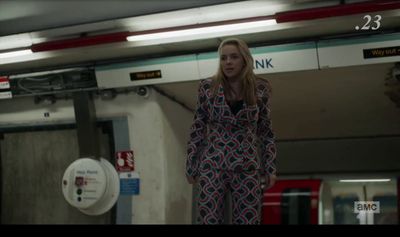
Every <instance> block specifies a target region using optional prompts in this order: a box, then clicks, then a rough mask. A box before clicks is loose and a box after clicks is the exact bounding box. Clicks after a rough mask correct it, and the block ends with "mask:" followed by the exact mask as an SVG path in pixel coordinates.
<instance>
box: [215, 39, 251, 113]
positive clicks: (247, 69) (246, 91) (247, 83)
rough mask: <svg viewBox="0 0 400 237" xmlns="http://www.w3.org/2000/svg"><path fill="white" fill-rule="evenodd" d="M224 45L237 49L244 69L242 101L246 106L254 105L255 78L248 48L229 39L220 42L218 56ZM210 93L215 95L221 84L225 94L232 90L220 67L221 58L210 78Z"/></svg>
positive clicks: (241, 41)
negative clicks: (216, 69)
mask: <svg viewBox="0 0 400 237" xmlns="http://www.w3.org/2000/svg"><path fill="white" fill-rule="evenodd" d="M225 45H234V46H236V47H237V48H238V50H239V53H240V55H241V56H242V58H243V61H244V68H243V69H242V88H243V90H242V93H243V99H244V101H245V102H246V104H248V105H255V104H256V101H257V98H256V78H257V76H256V75H255V74H254V72H253V64H254V61H253V56H252V55H251V53H250V50H249V47H248V46H247V44H246V42H244V41H243V40H241V39H237V38H229V39H226V40H224V41H222V42H221V44H220V45H219V47H218V55H219V56H221V50H222V47H224V46H225ZM212 82H213V83H212V92H213V93H214V95H215V94H216V93H217V89H218V87H219V85H221V84H222V86H223V88H224V91H225V92H226V93H228V94H229V93H231V92H232V88H231V87H230V85H229V83H228V80H227V78H226V77H225V75H224V73H223V71H222V67H221V57H219V64H218V71H217V73H216V74H215V75H214V76H213V77H212Z"/></svg>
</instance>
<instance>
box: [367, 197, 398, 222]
mask: <svg viewBox="0 0 400 237" xmlns="http://www.w3.org/2000/svg"><path fill="white" fill-rule="evenodd" d="M373 201H376V202H379V206H380V213H376V214H374V224H398V222H399V220H398V216H397V196H396V195H376V196H374V197H373Z"/></svg>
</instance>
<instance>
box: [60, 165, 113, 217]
mask: <svg viewBox="0 0 400 237" xmlns="http://www.w3.org/2000/svg"><path fill="white" fill-rule="evenodd" d="M62 190H63V194H64V197H65V199H66V200H67V202H68V203H69V204H71V205H72V206H74V207H76V208H78V209H79V210H80V211H81V212H83V213H85V214H87V215H101V214H103V213H105V212H107V211H108V210H109V209H111V207H112V206H113V205H114V204H115V202H116V201H117V199H118V195H119V177H118V173H117V171H116V170H115V169H114V167H113V166H112V165H111V164H110V162H108V161H107V160H105V159H103V158H100V161H99V160H95V159H91V158H81V159H78V160H76V161H74V162H73V163H72V164H71V165H70V166H68V168H67V169H66V170H65V173H64V176H63V180H62Z"/></svg>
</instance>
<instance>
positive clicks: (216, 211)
mask: <svg viewBox="0 0 400 237" xmlns="http://www.w3.org/2000/svg"><path fill="white" fill-rule="evenodd" d="M199 184H200V185H199V187H200V190H199V197H198V203H197V204H198V210H199V212H198V214H199V216H198V220H197V221H198V223H200V224H223V221H224V215H223V214H224V205H225V198H224V197H225V195H226V193H227V192H228V191H230V192H231V194H232V208H231V210H232V223H233V224H260V219H261V212H260V210H261V203H262V202H261V200H262V189H261V184H260V178H259V173H258V172H257V171H256V170H252V171H246V172H233V171H228V170H215V169H205V170H201V171H200V177H199ZM244 194H245V195H244Z"/></svg>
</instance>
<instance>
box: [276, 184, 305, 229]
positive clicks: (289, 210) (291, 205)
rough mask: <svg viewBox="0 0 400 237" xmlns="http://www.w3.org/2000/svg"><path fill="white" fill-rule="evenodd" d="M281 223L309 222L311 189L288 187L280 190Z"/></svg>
mask: <svg viewBox="0 0 400 237" xmlns="http://www.w3.org/2000/svg"><path fill="white" fill-rule="evenodd" d="M281 208H282V216H281V218H282V224H286V225H288V224H291V225H293V224H295V225H296V224H311V189H310V188H288V189H285V190H284V191H283V192H282V204H281Z"/></svg>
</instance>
